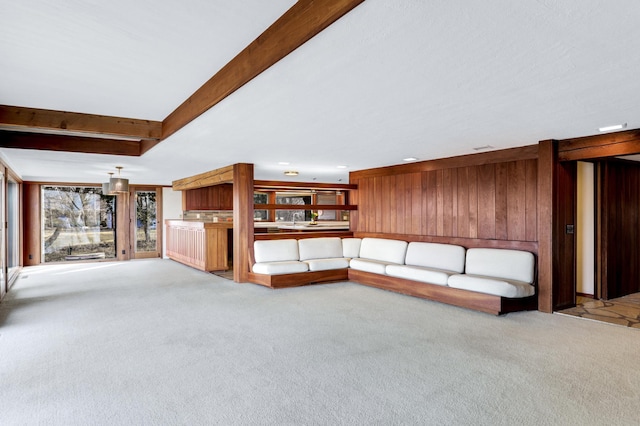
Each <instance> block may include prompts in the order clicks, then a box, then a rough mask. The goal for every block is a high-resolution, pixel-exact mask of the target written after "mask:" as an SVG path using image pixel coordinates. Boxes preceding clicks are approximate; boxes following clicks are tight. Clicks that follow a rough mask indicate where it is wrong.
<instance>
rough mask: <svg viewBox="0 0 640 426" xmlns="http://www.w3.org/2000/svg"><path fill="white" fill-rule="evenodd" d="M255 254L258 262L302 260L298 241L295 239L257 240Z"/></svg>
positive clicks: (254, 244) (254, 248) (254, 247)
mask: <svg viewBox="0 0 640 426" xmlns="http://www.w3.org/2000/svg"><path fill="white" fill-rule="evenodd" d="M253 254H254V258H255V261H256V263H264V262H283V261H291V260H300V257H299V254H298V241H297V240H293V239H287V240H265V241H256V242H254V243H253Z"/></svg>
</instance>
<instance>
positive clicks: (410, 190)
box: [350, 151, 538, 242]
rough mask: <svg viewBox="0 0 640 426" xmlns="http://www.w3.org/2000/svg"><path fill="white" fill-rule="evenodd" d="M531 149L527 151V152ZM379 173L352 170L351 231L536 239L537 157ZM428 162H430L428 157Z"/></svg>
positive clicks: (470, 158)
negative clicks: (353, 208) (354, 206)
mask: <svg viewBox="0 0 640 426" xmlns="http://www.w3.org/2000/svg"><path fill="white" fill-rule="evenodd" d="M527 152H528V151H527ZM488 158H490V157H488V156H487V155H486V154H479V155H478V156H477V157H476V156H468V157H461V161H463V162H465V163H470V162H474V161H477V162H478V163H485V164H477V165H473V164H470V165H464V166H461V167H447V168H441V169H432V167H430V166H428V165H427V164H425V167H426V168H429V169H431V170H424V171H411V172H409V173H402V169H399V171H400V173H398V174H383V175H380V176H366V175H365V176H362V177H360V176H358V174H355V173H354V174H352V177H351V180H350V183H353V184H357V185H358V190H357V191H354V192H353V193H352V196H353V197H354V200H353V201H352V202H353V204H357V205H358V211H357V212H352V215H353V216H352V230H353V231H354V232H356V233H378V234H380V233H381V234H407V235H420V236H434V237H446V238H466V239H482V240H505V241H530V242H537V238H538V235H537V190H538V189H537V177H538V164H537V159H535V158H530V159H523V160H514V161H504V162H496V163H488V164H486V160H487V159H488ZM427 163H428V162H427Z"/></svg>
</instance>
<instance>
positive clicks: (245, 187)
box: [233, 163, 253, 283]
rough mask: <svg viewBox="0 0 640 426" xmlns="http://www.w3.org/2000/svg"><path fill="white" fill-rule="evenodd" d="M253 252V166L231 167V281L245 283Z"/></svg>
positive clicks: (244, 164)
mask: <svg viewBox="0 0 640 426" xmlns="http://www.w3.org/2000/svg"><path fill="white" fill-rule="evenodd" d="M250 251H253V164H246V163H239V164H234V165H233V280H234V281H235V282H237V283H243V282H247V281H248V278H249V259H250V258H252V257H253V256H251V253H250Z"/></svg>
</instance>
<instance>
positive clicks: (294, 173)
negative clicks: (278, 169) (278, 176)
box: [284, 170, 298, 176]
mask: <svg viewBox="0 0 640 426" xmlns="http://www.w3.org/2000/svg"><path fill="white" fill-rule="evenodd" d="M284 174H285V175H286V176H298V172H297V171H295V170H287V171H286V172H284Z"/></svg>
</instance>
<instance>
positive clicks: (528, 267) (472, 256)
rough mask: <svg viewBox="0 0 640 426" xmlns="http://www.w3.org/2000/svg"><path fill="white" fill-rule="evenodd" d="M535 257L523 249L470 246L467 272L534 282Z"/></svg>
mask: <svg viewBox="0 0 640 426" xmlns="http://www.w3.org/2000/svg"><path fill="white" fill-rule="evenodd" d="M534 269H535V258H534V256H533V254H532V253H529V252H528V251H522V250H505V249H491V248H470V249H469V250H467V262H466V271H465V273H467V274H469V275H482V276H487V277H495V278H502V279H505V280H515V281H521V282H525V283H529V284H531V283H533V278H534Z"/></svg>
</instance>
